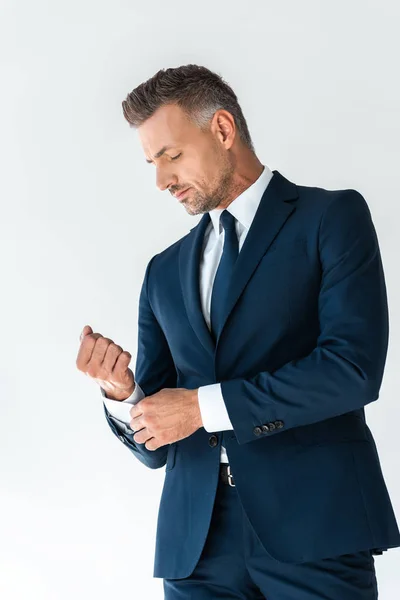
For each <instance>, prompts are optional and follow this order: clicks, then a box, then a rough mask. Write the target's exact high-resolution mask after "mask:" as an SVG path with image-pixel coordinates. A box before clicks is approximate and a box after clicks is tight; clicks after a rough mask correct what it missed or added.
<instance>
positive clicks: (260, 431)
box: [253, 427, 262, 435]
mask: <svg viewBox="0 0 400 600" xmlns="http://www.w3.org/2000/svg"><path fill="white" fill-rule="evenodd" d="M253 433H254V435H260V434H261V433H262V429H261V427H254V429H253Z"/></svg>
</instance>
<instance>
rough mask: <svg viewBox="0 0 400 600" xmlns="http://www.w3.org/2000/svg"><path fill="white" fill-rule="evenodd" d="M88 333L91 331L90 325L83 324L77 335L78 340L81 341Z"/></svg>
mask: <svg viewBox="0 0 400 600" xmlns="http://www.w3.org/2000/svg"><path fill="white" fill-rule="evenodd" d="M89 333H93V329H92V328H91V327H90V325H85V327H84V328H83V330H82V333H81V335H80V337H79V340H80V341H82V340H83V338H84V337H85V335H89Z"/></svg>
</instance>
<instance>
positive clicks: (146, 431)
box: [129, 388, 203, 450]
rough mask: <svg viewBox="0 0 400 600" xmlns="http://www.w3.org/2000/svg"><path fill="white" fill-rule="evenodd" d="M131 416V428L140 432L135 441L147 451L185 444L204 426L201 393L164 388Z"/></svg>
mask: <svg viewBox="0 0 400 600" xmlns="http://www.w3.org/2000/svg"><path fill="white" fill-rule="evenodd" d="M129 412H130V415H131V417H132V421H131V422H130V427H131V429H133V431H136V432H137V433H136V434H135V435H134V436H133V439H134V440H135V442H137V443H138V444H145V446H146V448H147V450H157V449H158V448H160V447H161V446H164V445H166V444H172V443H173V442H177V441H178V440H182V439H184V438H186V437H189V436H190V435H192V433H194V432H195V431H197V430H198V429H200V427H202V426H203V421H202V419H201V413H200V407H199V399H198V390H197V389H195V390H187V389H186V388H164V389H162V390H161V391H159V392H157V394H153V395H151V396H146V397H145V398H143V400H141V401H140V402H138V403H137V404H136V405H135V406H133V407H132V408H131V410H130V411H129ZM139 430H140V431H139Z"/></svg>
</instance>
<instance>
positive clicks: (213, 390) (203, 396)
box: [198, 383, 233, 433]
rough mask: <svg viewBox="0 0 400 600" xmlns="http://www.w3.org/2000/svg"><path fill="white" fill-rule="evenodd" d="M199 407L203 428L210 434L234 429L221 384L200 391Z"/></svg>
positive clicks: (200, 388) (202, 388)
mask: <svg viewBox="0 0 400 600" xmlns="http://www.w3.org/2000/svg"><path fill="white" fill-rule="evenodd" d="M198 398H199V407H200V413H201V418H202V420H203V427H204V429H205V430H206V431H208V432H209V433H211V432H213V431H226V430H227V429H233V425H232V423H231V420H230V418H229V415H228V411H227V410H226V406H225V402H224V398H223V396H222V391H221V384H220V383H212V384H211V385H203V386H201V387H199V389H198Z"/></svg>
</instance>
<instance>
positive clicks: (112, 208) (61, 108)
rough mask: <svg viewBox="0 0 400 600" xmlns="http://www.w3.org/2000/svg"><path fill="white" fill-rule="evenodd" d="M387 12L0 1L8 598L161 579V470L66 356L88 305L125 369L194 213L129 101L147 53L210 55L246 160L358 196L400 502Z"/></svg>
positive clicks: (383, 410)
mask: <svg viewBox="0 0 400 600" xmlns="http://www.w3.org/2000/svg"><path fill="white" fill-rule="evenodd" d="M399 17H400V5H399V3H398V2H397V1H395V0H393V1H387V0H384V1H381V2H378V1H376V2H370V1H365V0H358V1H353V2H352V1H349V0H336V2H334V3H328V2H321V1H317V0H305V1H303V2H298V1H296V0H291V1H284V0H275V1H268V0H267V1H264V2H262V1H261V0H258V1H253V2H251V1H250V2H249V1H247V2H243V3H238V2H232V1H230V2H226V1H224V2H218V3H217V2H210V1H209V0H205V1H203V2H201V3H200V4H198V3H193V4H191V3H189V2H183V1H181V2H168V3H167V2H160V1H157V2H152V3H150V4H145V3H139V2H134V1H132V0H130V1H128V0H113V1H112V2H111V1H108V2H107V1H105V0H97V1H94V0H79V1H78V0H69V1H68V2H67V1H66V0H58V2H54V1H51V0H36V2H30V1H29V0H19V1H18V0H1V3H0V66H1V72H0V86H1V94H0V159H1V177H0V199H1V219H0V223H1V236H0V257H1V258H0V261H1V312H0V332H1V344H0V365H1V367H0V369H1V374H0V393H1V408H0V410H1V417H0V472H1V478H0V596H1V597H2V598H4V599H7V600H28V598H29V600H36V599H37V600H71V598H74V599H77V600H81V599H82V600H83V599H86V598H96V600H105V599H110V598H122V597H124V598H132V599H134V598H135V599H136V598H152V599H153V598H154V599H156V598H162V597H163V593H162V580H161V579H154V578H153V577H152V574H153V556H154V544H155V531H156V520H157V513H158V506H159V500H160V494H161V490H162V484H163V480H164V469H160V470H157V471H151V470H150V469H147V468H146V467H145V466H144V465H142V464H141V463H140V462H139V461H138V460H136V459H135V458H134V456H133V455H132V454H131V453H130V451H129V450H128V449H127V448H126V447H125V446H124V445H123V444H122V443H121V442H120V441H119V440H118V439H117V438H116V437H115V436H114V435H113V434H112V432H111V430H110V429H109V427H108V425H107V422H106V420H105V416H104V413H103V408H102V399H101V396H100V392H99V389H98V386H97V384H96V383H94V382H93V381H91V380H90V379H89V378H88V377H85V376H84V375H83V373H81V372H79V371H78V370H77V368H76V364H75V360H76V355H77V352H78V348H79V335H80V333H81V330H82V328H83V326H84V325H86V324H89V325H91V326H92V327H93V329H94V331H96V332H100V333H102V334H103V335H104V336H107V337H110V338H111V339H113V340H114V341H115V342H116V343H118V344H120V345H121V346H122V347H123V348H124V349H126V350H129V352H130V353H131V354H132V361H131V367H132V368H134V365H135V360H136V340H137V308H138V296H139V291H140V287H141V284H142V279H143V276H144V270H145V267H146V265H147V263H148V261H149V260H150V258H151V257H152V256H153V255H154V254H155V253H157V252H160V251H162V250H163V249H164V248H165V247H167V246H168V245H170V244H172V243H173V242H174V241H175V240H177V239H178V238H180V237H182V236H183V235H185V234H186V233H187V232H188V231H189V229H190V228H191V227H194V225H195V224H196V223H197V222H198V220H199V219H200V217H199V216H196V217H192V216H190V215H188V214H187V213H186V211H185V209H184V207H183V206H181V205H179V203H178V202H177V201H176V200H175V199H174V198H173V197H172V196H171V195H170V194H169V193H168V192H164V193H163V194H162V193H161V192H160V191H159V190H158V189H157V188H156V186H155V170H154V167H153V166H152V165H147V164H146V163H145V158H144V154H143V151H142V148H141V146H140V142H139V139H138V136H137V133H136V132H135V131H133V130H131V129H130V128H129V126H128V124H127V123H126V121H125V120H124V118H123V115H122V109H121V102H122V100H123V99H124V98H125V96H126V95H127V93H128V92H130V91H131V90H132V89H133V88H134V87H136V86H137V85H138V84H139V83H141V82H142V81H144V80H145V79H148V78H149V77H151V76H152V75H153V74H154V73H155V72H156V71H158V70H159V69H160V68H167V67H176V66H179V65H181V64H188V63H197V64H202V65H204V66H206V67H208V68H210V69H212V70H214V71H217V72H218V73H220V74H221V75H222V76H223V77H224V78H225V80H226V81H227V82H228V83H229V84H230V85H231V86H232V87H233V89H234V90H235V92H236V94H237V96H238V99H239V102H240V104H241V106H242V109H243V112H244V115H245V117H246V118H247V121H248V125H249V129H250V133H251V135H252V137H253V140H254V144H255V147H256V152H257V155H258V158H259V159H260V160H261V162H263V163H264V164H267V165H268V166H269V167H270V168H271V169H278V170H279V171H280V172H281V173H282V174H283V175H284V176H285V177H287V178H288V179H290V180H291V181H294V182H295V183H298V184H302V185H318V186H321V187H325V188H330V189H339V188H346V187H351V188H355V189H357V190H358V191H360V192H361V193H362V194H363V195H364V197H365V199H366V200H367V202H368V204H369V207H370V210H371V212H372V216H373V219H374V223H375V227H376V230H377V233H378V238H379V241H380V247H381V253H382V259H383V264H384V269H385V275H386V283H387V290H388V297H389V309H390V346H389V352H388V358H387V363H386V371H385V376H384V381H383V385H382V388H381V394H380V398H379V400H378V401H377V402H376V403H374V404H373V405H370V406H368V407H367V411H366V412H367V419H368V423H369V426H370V428H371V430H372V432H373V434H374V436H375V439H376V442H377V445H378V451H379V454H380V458H381V463H382V468H383V472H384V476H385V479H386V483H387V485H388V489H389V493H390V495H391V498H392V502H393V505H394V508H395V512H396V515H397V517H398V519H399V518H400V481H399V474H398V473H399V471H398V464H399V460H400V449H399V433H398V431H399V420H400V408H399V393H398V390H399V361H400V350H399V340H400V281H399V266H398V263H399V254H400V242H399V218H400V208H399V204H400V200H399V159H400V154H399V136H400V88H399V77H398V59H399V54H400V42H399V36H398V27H399ZM343 493H345V490H343ZM399 559H400V550H399V549H395V550H391V551H389V552H387V553H385V554H384V555H383V556H378V557H376V563H375V564H376V569H377V574H378V583H379V590H380V596H379V597H380V599H381V600H396V599H397V598H398V590H399V588H400V571H399Z"/></svg>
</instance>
